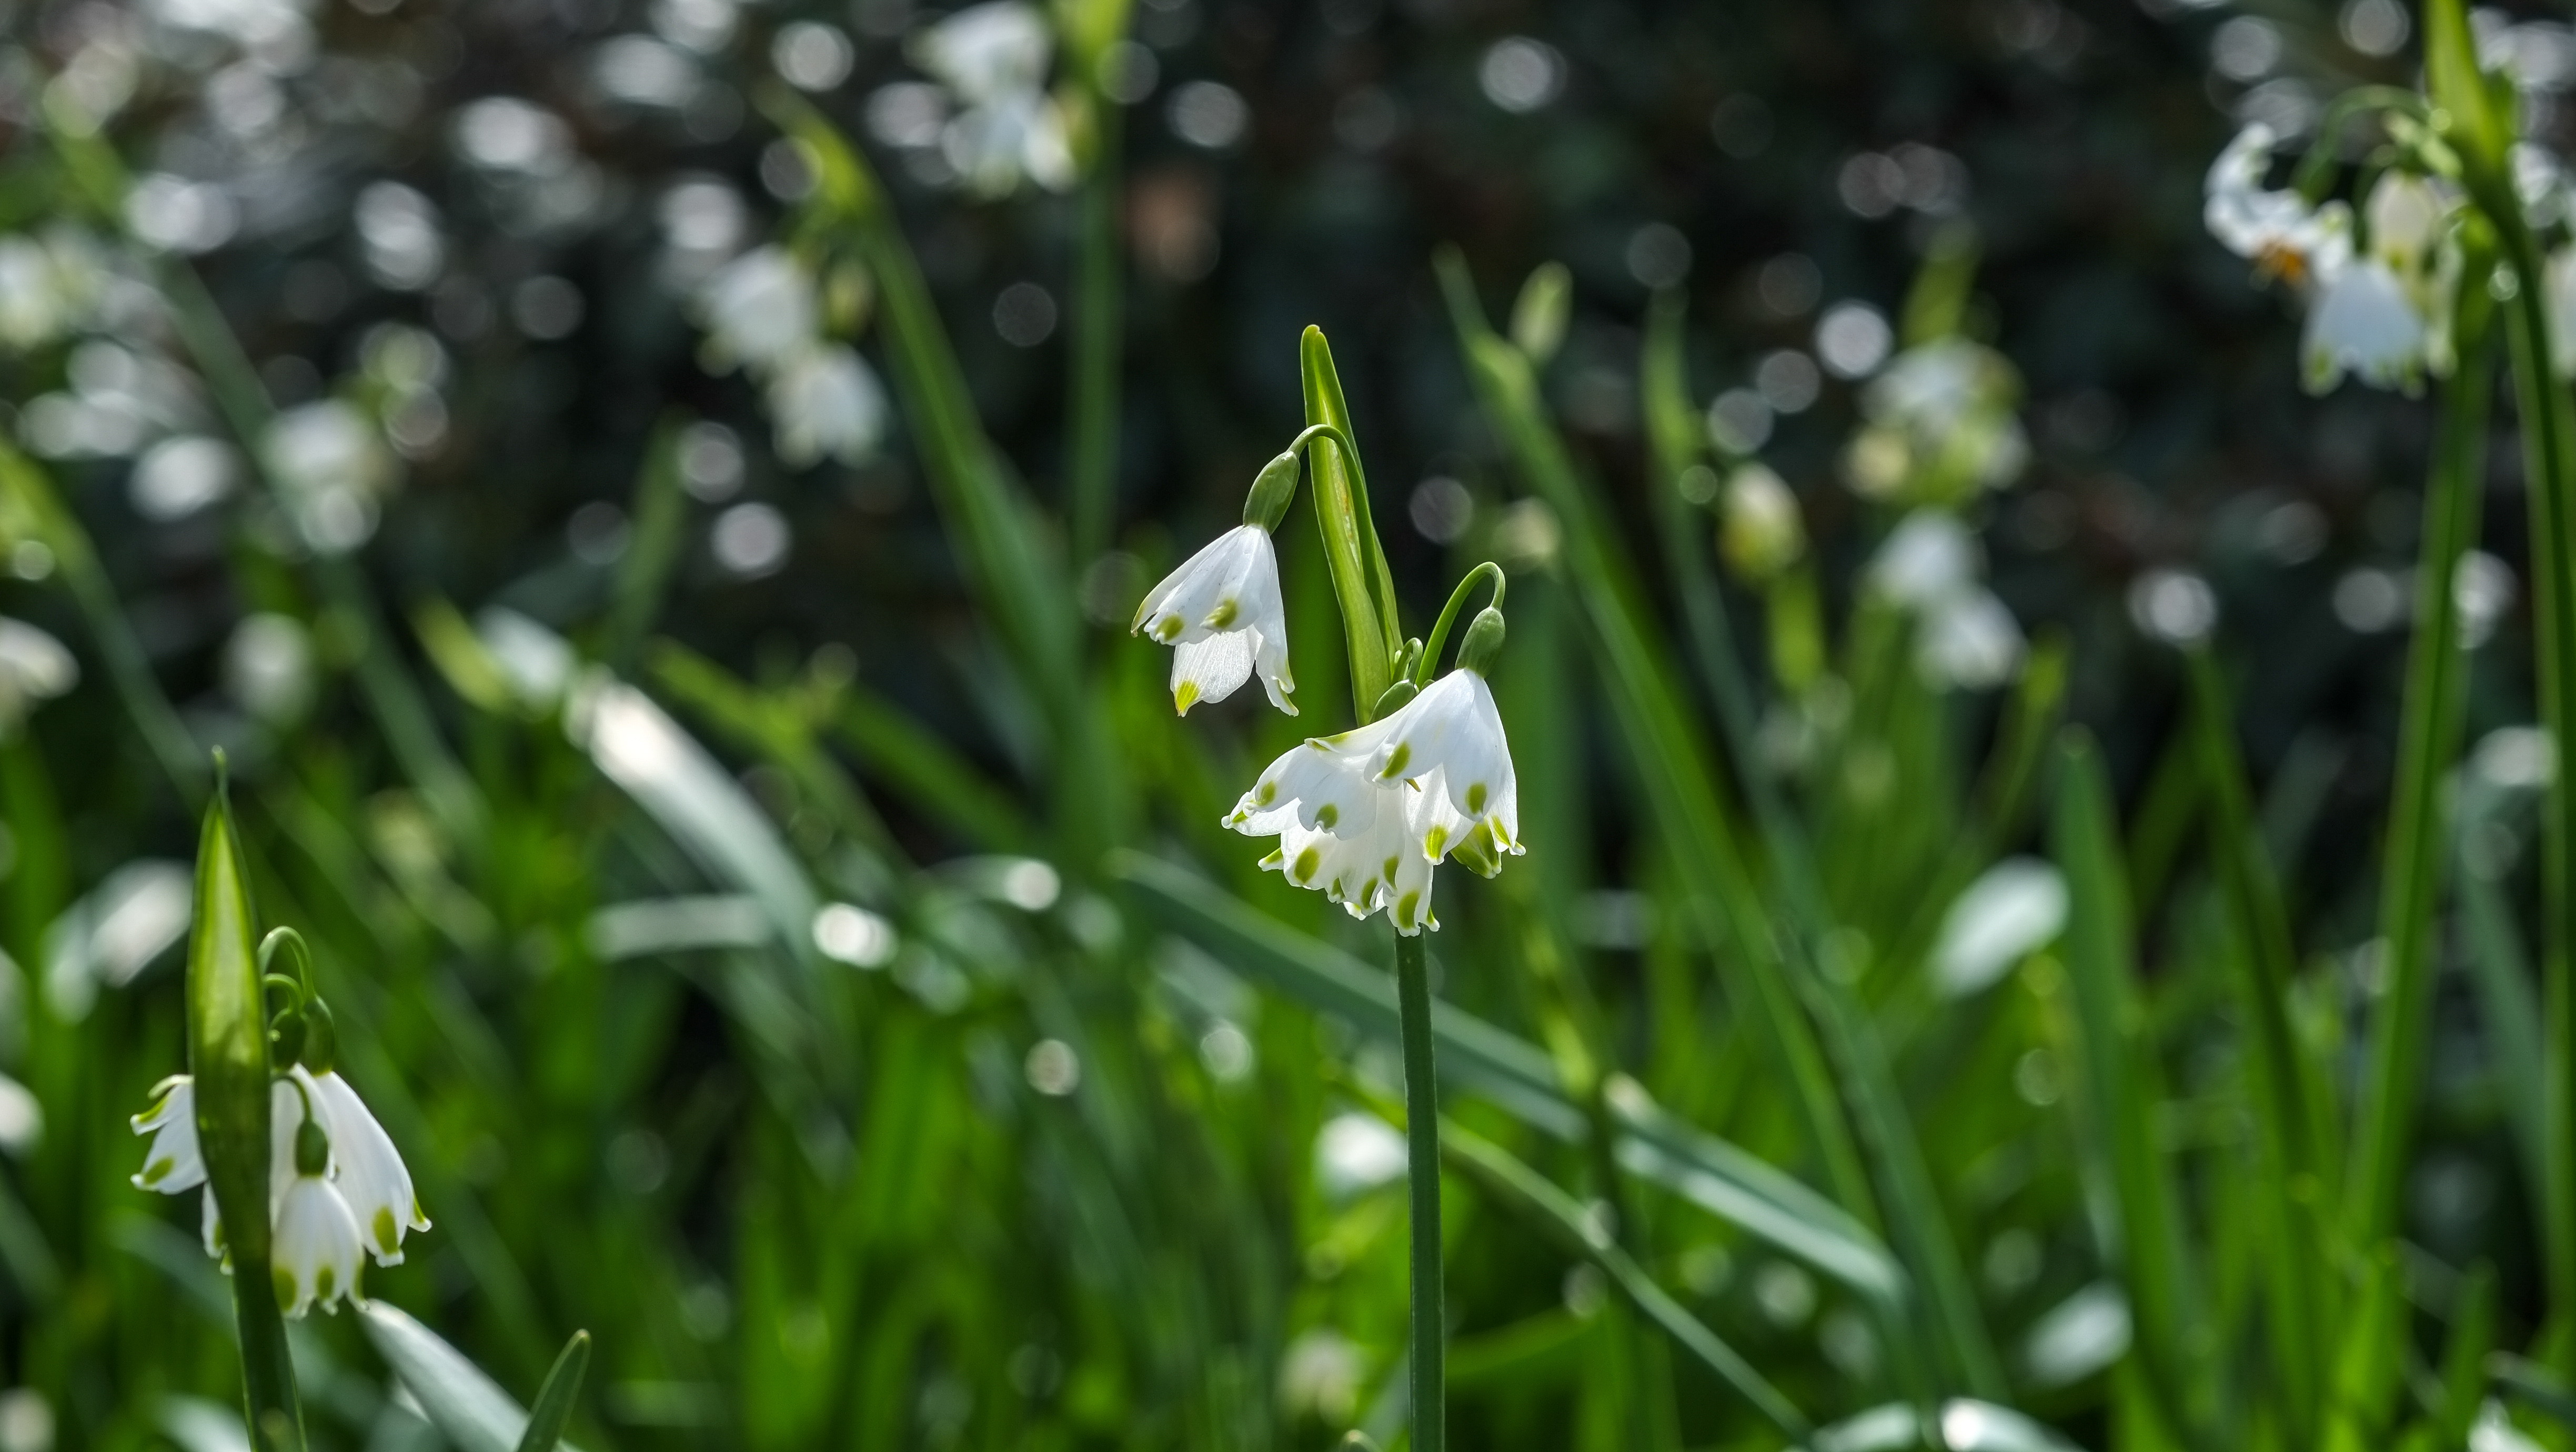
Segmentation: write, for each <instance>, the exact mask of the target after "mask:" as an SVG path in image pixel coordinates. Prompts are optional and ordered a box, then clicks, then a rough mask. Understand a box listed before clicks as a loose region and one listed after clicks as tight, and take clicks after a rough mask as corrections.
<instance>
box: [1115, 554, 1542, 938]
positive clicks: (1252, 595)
mask: <svg viewBox="0 0 2576 1452" xmlns="http://www.w3.org/2000/svg"><path fill="white" fill-rule="evenodd" d="M1281 507H1283V508H1284V504H1283V505H1282V506H1281ZM1487 613H1488V614H1493V612H1490V611H1489V612H1487ZM1494 620H1495V624H1496V627H1497V629H1496V632H1495V633H1496V635H1497V636H1499V628H1498V627H1499V622H1500V617H1499V615H1494ZM1480 628H1482V620H1481V618H1480V622H1479V627H1477V628H1471V629H1470V631H1469V632H1468V642H1469V643H1468V645H1467V646H1464V647H1461V649H1460V652H1459V656H1460V662H1459V665H1458V668H1457V669H1455V670H1452V671H1451V672H1450V673H1449V674H1447V675H1445V676H1443V677H1441V678H1440V679H1439V680H1438V681H1436V682H1434V683H1432V685H1431V686H1430V687H1429V688H1428V689H1426V690H1424V691H1422V692H1421V693H1420V694H1418V695H1416V696H1414V697H1413V698H1412V699H1411V700H1410V701H1407V702H1406V703H1404V704H1403V705H1402V706H1400V707H1399V708H1397V709H1396V710H1394V711H1393V712H1391V713H1389V714H1388V715H1387V716H1385V717H1384V718H1383V719H1381V720H1378V721H1374V722H1371V723H1370V724H1368V725H1366V726H1362V727H1360V728H1358V729H1357V730H1353V731H1345V732H1343V733H1341V734H1340V735H1338V736H1323V737H1314V738H1310V739H1308V740H1306V741H1304V742H1302V743H1300V744H1299V745H1297V746H1295V747H1292V748H1290V749H1289V751H1288V752H1287V754H1285V755H1283V756H1281V757H1280V758H1279V759H1278V760H1276V761H1274V762H1272V763H1271V764H1270V766H1269V768H1268V769H1267V770H1265V771H1264V772H1262V773H1261V779H1260V780H1259V781H1257V782H1255V783H1254V784H1253V787H1252V790H1250V791H1248V792H1245V793H1244V794H1243V798H1242V800H1241V801H1239V802H1237V803H1236V804H1235V808H1234V810H1233V811H1232V812H1230V813H1228V814H1227V815H1226V817H1225V825H1227V826H1229V827H1232V828H1233V829H1235V830H1236V831H1238V832H1241V833H1243V834H1244V835H1246V836H1251V837H1274V836H1275V837H1277V838H1278V839H1279V845H1278V848H1277V850H1275V851H1273V852H1272V853H1271V854H1270V855H1269V856H1268V857H1266V858H1264V859H1262V863H1261V865H1262V866H1263V867H1264V868H1267V869H1274V870H1276V871H1278V872H1280V873H1281V874H1282V875H1284V876H1286V877H1287V879H1288V880H1289V881H1291V882H1293V883H1296V884H1297V885H1298V886H1300V887H1311V888H1314V889H1315V890H1317V891H1319V892H1322V893H1323V894H1325V895H1326V897H1328V898H1329V899H1330V900H1331V901H1333V902H1336V903H1339V904H1341V905H1342V907H1343V908H1344V909H1345V910H1347V911H1348V912H1349V913H1350V915H1351V916H1353V917H1355V918H1366V917H1369V916H1371V915H1372V914H1374V913H1376V912H1378V911H1379V910H1380V909H1384V910H1385V911H1386V913H1387V916H1388V917H1389V918H1390V919H1391V920H1392V921H1393V922H1394V923H1395V927H1396V931H1398V932H1400V933H1403V934H1405V935H1407V936H1411V935H1413V934H1416V933H1419V932H1421V931H1422V930H1423V929H1424V928H1426V927H1429V928H1437V927H1439V926H1440V923H1439V920H1438V919H1437V918H1435V917H1433V916H1432V913H1431V878H1432V869H1434V868H1436V867H1437V866H1439V865H1440V863H1442V862H1443V861H1445V860H1447V859H1448V858H1449V857H1451V856H1452V855H1455V856H1456V857H1457V859H1458V860H1459V861H1461V862H1463V863H1465V864H1467V865H1468V866H1470V867H1473V868H1475V869H1476V870H1477V871H1478V872H1480V873H1482V874H1483V875H1485V876H1487V877H1491V876H1493V875H1494V874H1495V873H1497V872H1499V871H1501V870H1502V860H1503V858H1504V857H1506V856H1516V855H1519V854H1520V853H1521V852H1522V851H1523V850H1525V849H1524V848H1523V847H1522V845H1521V840H1520V792H1519V785H1518V782H1517V779H1516V778H1515V777H1514V775H1513V771H1512V755H1511V747H1510V744H1509V742H1508V741H1507V740H1506V739H1505V738H1504V735H1503V721H1502V716H1501V714H1500V713H1499V712H1497V711H1496V710H1495V709H1494V695H1493V692H1492V691H1491V690H1490V689H1489V688H1488V687H1487V686H1486V684H1485V677H1484V674H1483V670H1484V667H1485V664H1486V662H1485V661H1484V660H1482V659H1481V658H1479V657H1478V655H1477V654H1476V653H1475V645H1476V641H1477V635H1478V629H1480ZM1132 630H1133V631H1134V632H1138V633H1150V634H1151V635H1152V636H1153V638H1154V639H1155V640H1157V641H1159V642H1161V643H1163V644H1165V645H1169V646H1172V647H1174V648H1175V651H1176V654H1175V655H1174V657H1173V661H1172V701H1173V704H1174V705H1175V706H1177V707H1178V708H1179V709H1180V710H1181V711H1182V712H1183V713H1184V714H1186V713H1187V712H1188V711H1189V708H1190V707H1191V706H1192V705H1194V704H1196V703H1197V702H1199V701H1202V700H1205V701H1221V700H1223V699H1225V698H1226V697H1227V696H1229V695H1231V694H1233V693H1234V691H1235V690H1236V689H1237V688H1238V687H1240V686H1241V685H1242V684H1243V683H1244V682H1245V681H1246V680H1249V679H1250V678H1251V677H1252V675H1253V673H1254V672H1255V671H1256V670H1257V671H1258V672H1259V673H1260V675H1261V678H1262V685H1263V686H1264V688H1265V689H1266V690H1268V692H1269V694H1270V700H1271V703H1272V704H1273V705H1276V706H1277V707H1278V708H1279V709H1280V710H1282V711H1286V712H1288V713H1289V714H1291V715H1294V714H1296V709H1297V708H1296V706H1295V705H1294V704H1292V703H1291V701H1290V699H1289V697H1290V695H1291V693H1293V692H1294V691H1295V689H1296V685H1295V682H1294V681H1293V680H1291V679H1290V677H1289V674H1288V621H1287V614H1286V610H1285V608H1284V607H1283V605H1282V603H1281V599H1280V593H1279V565H1278V559H1277V556H1276V555H1275V554H1274V553H1273V551H1272V549H1271V544H1270V533H1269V530H1268V529H1267V528H1265V527H1264V526H1262V525H1261V524H1258V523H1247V524H1244V525H1242V526H1240V527H1238V528H1236V529H1233V530H1229V531H1227V532H1226V533H1225V534H1223V535H1220V536H1218V537H1217V539H1216V540H1215V542H1213V543H1211V544H1210V545H1208V546H1207V547H1206V548H1205V549H1202V550H1200V551H1199V552H1198V553H1197V554H1195V555H1192V556H1191V557H1190V558H1189V559H1188V560H1187V561H1185V562H1184V563H1183V564H1182V565H1181V567H1180V568H1179V569H1177V570H1174V571H1173V572H1172V573H1171V574H1170V575H1169V576H1168V577H1166V578H1165V579H1164V580H1163V582H1162V583H1161V584H1159V585H1157V586H1155V587H1154V588H1153V590H1151V591H1150V592H1148V593H1147V595H1146V597H1145V603H1144V605H1143V606H1142V607H1141V608H1139V609H1138V610H1137V612H1136V619H1135V622H1134V625H1133V627H1132Z"/></svg>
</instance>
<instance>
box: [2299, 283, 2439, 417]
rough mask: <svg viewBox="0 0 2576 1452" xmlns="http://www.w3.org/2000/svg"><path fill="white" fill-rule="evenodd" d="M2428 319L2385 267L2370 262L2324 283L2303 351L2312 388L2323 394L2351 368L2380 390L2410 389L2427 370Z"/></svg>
mask: <svg viewBox="0 0 2576 1452" xmlns="http://www.w3.org/2000/svg"><path fill="white" fill-rule="evenodd" d="M2424 338H2425V328H2424V319H2423V317H2422V315H2421V314H2419V313H2417V312H2416V311H2415V305H2414V304H2413V303H2411V302H2409V301H2407V298H2406V289H2405V287H2404V286H2403V285H2402V284H2400V283H2399V282H2398V280H2397V275H2396V274H2395V273H2393V272H2391V271H2389V269H2388V266H2387V264H2386V263H2383V262H2381V261H2380V260H2379V259H2377V258H2375V257H2365V258H2361V259H2358V260H2356V261H2354V262H2351V263H2349V264H2347V265H2345V266H2344V267H2342V268H2340V269H2338V270H2337V271H2336V272H2334V273H2333V274H2332V275H2331V276H2327V277H2323V278H2321V279H2320V280H2319V283H2318V288H2317V297H2316V305H2315V307H2314V308H2313V310H2311V311H2310V312H2309V314H2308V328H2307V339H2306V343H2305V346H2304V347H2303V348H2302V349H2301V352H2302V354H2303V358H2304V364H2305V371H2306V374H2307V384H2308V387H2309V388H2310V389H2311V390H2313V391H2315V392H2319V393H2322V392H2324V391H2326V390H2327V389H2329V388H2332V387H2333V386H2334V385H2335V384H2336V383H2337V382H2339V381H2340V380H2341V379H2342V378H2343V375H2344V372H2345V370H2346V369H2349V370H2351V371H2352V372H2353V373H2354V374H2356V375H2358V376H2359V377H2360V378H2361V380H2362V381H2363V382H2365V383H2368V384H2370V385H2371V386H2373V387H2375V388H2398V387H2410V388H2411V386H2412V385H2413V384H2414V383H2415V382H2416V381H2418V380H2419V379H2420V378H2421V376H2422V374H2423V368H2424Z"/></svg>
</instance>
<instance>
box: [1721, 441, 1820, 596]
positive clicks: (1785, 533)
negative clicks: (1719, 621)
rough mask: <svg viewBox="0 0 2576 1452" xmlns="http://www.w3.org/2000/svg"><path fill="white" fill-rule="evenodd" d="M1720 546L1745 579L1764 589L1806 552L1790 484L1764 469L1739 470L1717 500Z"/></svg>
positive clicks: (1743, 466) (1744, 467)
mask: <svg viewBox="0 0 2576 1452" xmlns="http://www.w3.org/2000/svg"><path fill="white" fill-rule="evenodd" d="M1718 497H1719V528H1718V545H1719V548H1720V550H1721V551H1722V552H1723V553H1724V554H1725V556H1726V562H1727V563H1728V564H1729V565H1731V566H1733V567H1734V569H1735V572H1736V573H1737V574H1738V575H1740V576H1742V577H1743V578H1745V579H1747V580H1750V581H1754V582H1756V583H1760V582H1762V581H1765V580H1769V579H1771V578H1772V577H1774V576H1776V575H1778V574H1779V573H1780V572H1781V571H1782V570H1785V569H1787V568H1789V566H1791V565H1793V564H1796V563H1797V562H1798V558H1799V557H1800V556H1801V555H1804V554H1805V553H1806V552H1807V527H1806V522H1805V521H1804V520H1803V519H1802V518H1800V516H1799V514H1798V499H1797V496H1796V495H1794V494H1791V493H1790V492H1789V485H1788V483H1787V481H1785V480H1783V479H1782V478H1781V477H1780V476H1779V474H1778V473H1776V472H1774V471H1773V470H1772V469H1771V468H1770V467H1769V466H1768V465H1765V464H1758V463H1753V464H1740V465H1738V466H1736V469H1735V472H1733V473H1731V474H1729V475H1728V476H1727V478H1726V488H1725V490H1724V492H1723V493H1721V494H1720V495H1719V496H1718Z"/></svg>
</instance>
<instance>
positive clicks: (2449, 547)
mask: <svg viewBox="0 0 2576 1452" xmlns="http://www.w3.org/2000/svg"><path fill="white" fill-rule="evenodd" d="M2494 265H2495V259H2494V255H2493V251H2492V249H2491V248H2490V247H2486V246H2475V247H2473V248H2472V249H2471V253H2470V256H2469V258H2468V260H2467V265H2466V266H2465V267H2464V268H2463V269H2462V270H2461V278H2460V286H2459V296H2458V305H2457V307H2456V308H2455V310H2454V312H2455V317H2456V319H2457V324H2456V328H2457V332H2456V336H2457V338H2458V349H2459V366H2458V368H2457V369H2456V370H2455V371H2454V372H2453V373H2452V375H2451V378H2450V380H2449V382H2448V383H2446V384H2445V385H2444V387H2443V390H2442V422H2441V432H2440V435H2439V437H2438V438H2437V439H2436V441H2435V444H2434V453H2433V470H2432V478H2431V479H2430V480H2429V481H2428V483H2427V485H2426V488H2425V492H2424V558H2423V562H2422V565H2421V567H2420V568H2419V569H2418V570H2417V571H2416V587H2415V619H2416V627H2415V639H2414V641H2413V643H2412V645H2411V646H2410V647H2409V649H2408V654H2407V662H2406V703H2405V716H2404V720H2403V722H2402V723H2401V725H2400V727H2399V744H2398V762H2397V779H2396V783H2395V790H2394V796H2395V801H2394V803H2393V806H2392V812H2391V820H2390V823H2389V830H2388V843H2387V848H2386V853H2387V855H2386V858H2385V861H2384V864H2383V867H2382V873H2381V886H2380V895H2379V924H2380V935H2381V937H2382V938H2383V939H2385V941H2386V943H2387V952H2388V992H2387V995H2386V997H2384V998H2383V999H2382V1000H2381V1001H2380V1006H2379V1012H2378V1016H2377V1018H2376V1019H2375V1021H2374V1022H2373V1023H2372V1025H2371V1041H2370V1072H2369V1073H2368V1074H2366V1075H2364V1076H2363V1078H2362V1103H2361V1114H2360V1118H2359V1120H2358V1122H2357V1123H2356V1124H2355V1126H2354V1131H2353V1155H2352V1165H2351V1173H2350V1183H2349V1185H2348V1186H2347V1199H2346V1205H2345V1213H2346V1218H2347V1222H2348V1223H2349V1225H2350V1226H2351V1229H2352V1238H2353V1243H2354V1245H2355V1246H2356V1247H2360V1248H2364V1249H2366V1248H2368V1247H2369V1246H2372V1245H2375V1244H2377V1243H2378V1242H2379V1241H2380V1240H2381V1239H2382V1238H2383V1237H2385V1236H2387V1235H2388V1234H2389V1233H2390V1232H2391V1231H2393V1230H2394V1229H2395V1228H2396V1219H2397V1194H2398V1181H2399V1178H2400V1175H2401V1174H2402V1172H2403V1170H2404V1168H2405V1159H2406V1145H2407V1139H2408V1136H2409V1133H2410V1131H2411V1129H2412V1127H2413V1124H2414V1117H2415V1115H2414V1111H2415V1097H2416V1091H2417V1088H2418V1085H2419V1082H2420V1081H2421V1079H2422V1078H2423V1072H2424V1043H2425V1038H2426V1030H2427V1027H2428V1025H2429V1022H2430V1020H2431V1018H2432V993H2433V971H2432V962H2433V955H2432V946H2433V932H2432V927H2433V912H2434V903H2435V899H2436V897H2437V896H2438V895H2439V893H2440V889H2441V865H2442V853H2443V842H2444V840H2445V835H2446V834H2445V833H2444V831H2443V829H2442V823H2441V803H2440V793H2441V783H2442V776H2443V773H2444V772H2446V771H2447V770H2448V769H2449V767H2450V764H2451V761H2452V759H2453V758H2454V757H2455V756H2457V755H2458V754H2459V743H2460V724H2461V711H2462V706H2463V703H2464V700H2465V684H2466V678H2467V675H2468V659H2467V652H2466V650H2465V648H2464V647H2463V645H2462V644H2461V641H2460V622H2459V603H2458V598H2457V594H2456V592H2455V591H2454V589H2453V588H2452V587H2453V582H2454V577H2455V576H2456V575H2457V573H2458V571H2459V564H2460V558H2461V556H2462V555H2464V554H2465V553H2467V551H2468V548H2469V546H2470V545H2471V544H2472V543H2474V542H2475V541H2476V539H2477V534H2478V495H2479V490H2480V488H2481V486H2482V485H2483V483H2484V479H2485V473H2486V437H2487V413H2488V409H2489V406H2490V404H2491V403H2492V400H2493V396H2494V393H2495V360H2494V355H2493V350H2492V347H2491V342H2492V329H2493V324H2494V319H2495V304H2494V299H2493V297H2492V296H2491V294H2490V293H2489V291H2488V278H2489V276H2490V274H2491V273H2492V272H2493V270H2494Z"/></svg>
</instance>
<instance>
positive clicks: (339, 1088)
mask: <svg viewBox="0 0 2576 1452" xmlns="http://www.w3.org/2000/svg"><path fill="white" fill-rule="evenodd" d="M298 1072H299V1073H300V1072H302V1071H301V1070H299V1071H298ZM312 1085H313V1095H314V1105H313V1107H314V1111H315V1113H316V1114H318V1115H319V1116H320V1117H321V1119H322V1121H323V1124H324V1127H325V1132H326V1133H328V1134H329V1135H330V1138H331V1145H332V1160H333V1164H334V1166H335V1188H336V1189H337V1190H338V1191H339V1194H340V1197H341V1199H342V1200H343V1201H344V1202H346V1204H347V1206H348V1209H349V1211H350V1213H351V1215H352V1216H353V1217H354V1219H355V1221H356V1223H357V1226H358V1228H359V1231H360V1232H361V1234H362V1236H363V1237H364V1239H365V1241H366V1248H367V1250H368V1252H369V1253H370V1254H372V1255H374V1256H375V1258H376V1264H378V1265H400V1264H402V1259H403V1253H402V1243H403V1236H404V1235H405V1234H406V1233H408V1232H410V1231H414V1230H427V1229H428V1228H429V1217H428V1216H426V1215H424V1214H422V1213H421V1210H420V1199H419V1196H418V1195H417V1194H416V1193H415V1192H414V1191H413V1189H412V1183H411V1170H410V1168H409V1167H408V1166H406V1165H405V1164H404V1163H403V1159H402V1152H401V1151H399V1150H397V1149H395V1148H394V1142H393V1139H392V1137H391V1136H389V1135H387V1134H386V1133H385V1130H384V1126H383V1125H380V1124H378V1123H376V1117H375V1115H373V1114H371V1113H369V1112H368V1111H367V1106H366V1104H365V1102H364V1101H362V1100H361V1099H359V1098H358V1091H357V1090H355V1089H353V1088H351V1087H350V1086H349V1081H348V1080H346V1079H343V1078H341V1077H340V1075H339V1073H338V1072H337V1071H336V1070H326V1071H325V1072H323V1073H320V1074H315V1075H313V1076H312ZM349 1284H350V1286H351V1288H352V1289H353V1290H354V1289H355V1287H356V1285H357V1281H356V1278H355V1277H354V1276H353V1277H351V1278H350V1280H349Z"/></svg>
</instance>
